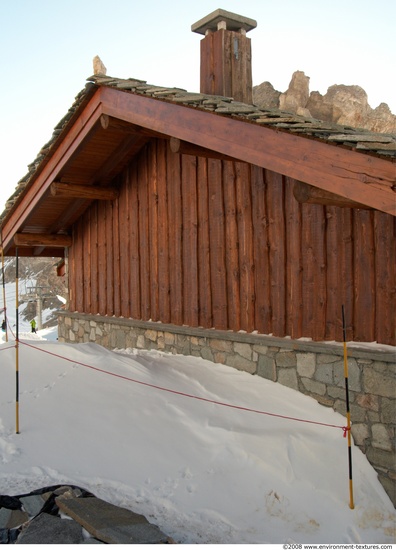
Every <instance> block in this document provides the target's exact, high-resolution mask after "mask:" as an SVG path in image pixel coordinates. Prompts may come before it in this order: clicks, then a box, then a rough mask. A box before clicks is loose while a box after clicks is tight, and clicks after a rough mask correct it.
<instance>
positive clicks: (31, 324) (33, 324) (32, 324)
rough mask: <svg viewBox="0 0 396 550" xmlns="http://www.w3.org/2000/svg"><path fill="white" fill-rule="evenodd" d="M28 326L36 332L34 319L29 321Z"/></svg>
mask: <svg viewBox="0 0 396 550" xmlns="http://www.w3.org/2000/svg"><path fill="white" fill-rule="evenodd" d="M30 326H31V327H32V332H36V321H35V320H34V319H32V320H31V321H30Z"/></svg>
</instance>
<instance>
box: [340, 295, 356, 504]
mask: <svg viewBox="0 0 396 550" xmlns="http://www.w3.org/2000/svg"><path fill="white" fill-rule="evenodd" d="M342 332H343V339H344V377H345V394H346V395H345V400H346V418H347V434H348V436H347V437H348V463H349V508H351V510H353V509H354V508H355V504H354V502H353V482H352V438H351V412H350V408H349V387H348V353H347V346H346V324H345V312H344V306H342Z"/></svg>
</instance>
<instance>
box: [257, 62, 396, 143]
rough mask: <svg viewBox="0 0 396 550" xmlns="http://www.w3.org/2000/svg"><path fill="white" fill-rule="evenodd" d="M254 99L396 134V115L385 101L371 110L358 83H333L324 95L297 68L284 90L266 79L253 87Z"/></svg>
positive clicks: (329, 120)
mask: <svg viewBox="0 0 396 550" xmlns="http://www.w3.org/2000/svg"><path fill="white" fill-rule="evenodd" d="M253 100H254V102H255V104H256V105H258V106H259V107H262V108H275V109H277V108H279V109H280V110H282V111H288V112H291V113H294V114H297V115H301V116H305V117H312V118H315V119H318V120H323V121H326V122H332V123H335V124H340V125H343V126H352V127H353V128H364V129H366V130H370V131H371V132H380V133H386V134H391V133H396V116H395V115H394V114H392V112H391V110H390V109H389V107H388V105H387V104H386V103H381V104H380V105H379V106H378V107H376V108H375V109H372V108H371V107H370V105H369V103H368V97H367V94H366V92H365V91H364V90H363V88H361V87H360V86H346V85H344V84H335V85H333V86H330V87H329V88H328V90H327V93H326V94H325V95H322V94H320V93H319V92H316V91H314V92H311V93H310V91H309V77H308V76H306V75H305V73H304V72H303V71H296V72H295V73H294V74H293V76H292V79H291V81H290V84H289V88H288V89H287V90H286V92H284V93H281V92H278V91H276V90H275V89H274V88H273V86H272V85H271V84H270V83H269V82H264V83H263V84H260V85H259V86H255V87H254V88H253Z"/></svg>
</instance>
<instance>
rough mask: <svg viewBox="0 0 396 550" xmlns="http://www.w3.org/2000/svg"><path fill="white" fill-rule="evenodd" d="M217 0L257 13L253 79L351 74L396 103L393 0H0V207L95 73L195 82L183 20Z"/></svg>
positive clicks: (280, 84)
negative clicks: (100, 65) (96, 65)
mask: <svg viewBox="0 0 396 550" xmlns="http://www.w3.org/2000/svg"><path fill="white" fill-rule="evenodd" d="M217 8H223V9H225V10H228V11H232V12H235V13H238V14H241V15H245V16H247V17H250V18H252V19H255V20H256V21H257V23H258V25H257V28H256V29H255V30H253V31H251V32H250V33H249V35H248V36H249V37H250V38H251V39H252V50H253V84H254V85H256V84H260V83H261V82H264V81H266V80H267V81H269V82H271V83H272V84H273V86H274V87H275V88H276V89H277V90H279V91H285V90H286V89H287V87H288V85H289V82H290V79H291V76H292V73H293V72H294V71H296V70H301V71H304V72H305V74H306V75H307V76H309V77H310V79H311V80H310V89H311V91H313V90H318V91H320V92H321V93H322V94H324V93H326V91H327V88H328V87H329V86H331V85H333V84H348V85H351V84H357V85H359V86H361V87H362V88H364V89H365V90H366V92H367V94H368V99H369V104H370V105H371V107H376V106H378V105H379V103H381V102H385V103H388V105H389V106H390V108H391V110H392V112H393V113H396V32H395V21H396V0H376V1H373V0H331V1H330V0H316V1H314V0H281V1H279V0H243V1H240V0H221V1H219V0H200V1H194V2H190V1H189V0H167V1H164V0H150V1H144V0H0V24H1V33H0V55H1V61H2V73H1V88H0V89H1V92H0V94H1V105H2V125H1V133H0V140H1V143H0V147H1V157H2V173H1V182H0V210H2V209H3V206H4V203H5V201H6V199H7V198H8V197H9V196H10V195H11V194H12V193H13V191H14V188H15V186H16V185H17V183H18V181H19V179H21V178H22V177H23V176H24V175H25V174H26V172H27V165H28V164H29V163H30V162H32V161H33V160H34V159H35V157H36V155H37V153H38V152H39V150H40V148H41V147H42V145H44V144H45V143H46V142H47V141H48V139H49V138H50V137H51V135H52V130H53V128H54V126H56V124H57V123H58V121H59V120H60V119H61V118H62V117H63V116H64V115H65V114H66V112H67V110H68V109H69V107H70V106H71V105H72V103H73V101H74V97H75V96H76V95H77V93H78V92H79V91H80V90H81V89H82V88H83V87H84V86H85V80H86V78H88V77H89V76H91V74H92V72H93V69H92V59H93V57H94V56H95V55H97V54H98V55H99V56H100V57H101V59H102V60H103V62H104V64H105V65H106V67H107V74H109V75H111V76H118V77H121V78H127V77H135V78H138V79H141V80H146V81H148V82H149V83H151V84H157V85H160V86H177V87H181V88H185V89H187V90H188V91H199V49H200V46H199V43H200V40H201V38H202V37H201V36H200V35H198V34H195V33H192V32H191V25H192V24H193V23H195V22H196V21H198V20H199V19H201V18H202V17H204V16H206V15H207V14H209V13H211V12H212V11H214V10H215V9H217Z"/></svg>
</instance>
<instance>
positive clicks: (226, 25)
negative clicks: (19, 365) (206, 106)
mask: <svg viewBox="0 0 396 550" xmlns="http://www.w3.org/2000/svg"><path fill="white" fill-rule="evenodd" d="M256 27H257V22H256V21H254V19H249V18H248V17H243V16H241V15H237V14H235V13H230V12H229V11H225V10H221V9H218V10H216V11H214V12H213V13H211V14H209V15H207V16H206V17H204V18H203V19H201V20H200V21H197V22H196V23H194V24H193V25H192V26H191V30H192V31H193V32H196V33H198V34H203V35H205V38H203V39H202V40H201V85H200V91H201V93H203V94H211V95H221V96H226V97H232V98H234V99H235V100H236V101H241V102H243V103H249V104H251V103H253V97H252V51H251V41H250V38H247V37H246V33H247V32H248V31H250V30H252V29H255V28H256Z"/></svg>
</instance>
